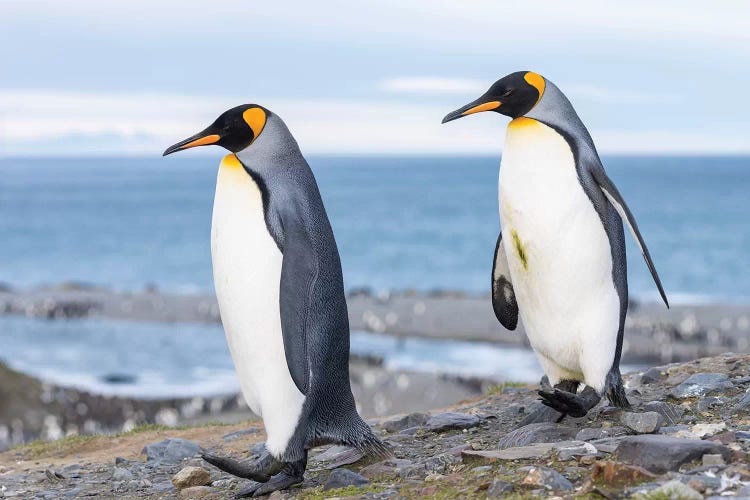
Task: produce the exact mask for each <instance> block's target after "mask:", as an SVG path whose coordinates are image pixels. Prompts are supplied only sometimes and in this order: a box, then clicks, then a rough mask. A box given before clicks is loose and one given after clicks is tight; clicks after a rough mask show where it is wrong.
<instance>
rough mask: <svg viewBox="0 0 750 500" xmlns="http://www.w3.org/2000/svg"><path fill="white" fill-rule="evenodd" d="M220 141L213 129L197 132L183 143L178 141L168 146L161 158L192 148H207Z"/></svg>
mask: <svg viewBox="0 0 750 500" xmlns="http://www.w3.org/2000/svg"><path fill="white" fill-rule="evenodd" d="M220 140H221V136H220V135H219V134H217V133H216V131H215V130H214V129H213V127H208V128H207V129H206V130H204V131H202V132H198V133H197V134H195V135H191V136H190V137H188V138H187V139H185V140H184V141H180V142H178V143H177V144H173V145H172V146H169V147H168V148H167V149H166V151H164V154H163V155H162V156H167V155H169V154H172V153H175V152H177V151H182V150H184V149H190V148H194V147H196V146H209V145H211V144H216V143H217V142H219V141H220Z"/></svg>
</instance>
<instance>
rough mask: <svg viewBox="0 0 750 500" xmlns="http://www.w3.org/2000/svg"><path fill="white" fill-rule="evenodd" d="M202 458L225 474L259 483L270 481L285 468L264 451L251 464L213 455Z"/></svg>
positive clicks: (208, 454)
mask: <svg viewBox="0 0 750 500" xmlns="http://www.w3.org/2000/svg"><path fill="white" fill-rule="evenodd" d="M201 457H202V458H203V460H205V461H206V462H208V463H210V464H211V465H213V466H214V467H216V468H218V469H221V470H223V471H224V472H228V473H230V474H232V475H233V476H237V477H241V478H244V479H252V480H253V481H257V482H259V483H265V482H266V481H269V480H270V479H271V477H272V476H273V475H274V474H276V473H278V472H279V471H280V470H282V469H283V467H284V462H280V461H278V460H276V459H275V458H274V457H273V455H271V454H270V453H269V452H268V451H264V452H263V454H262V455H261V456H260V458H258V460H255V461H250V462H240V461H239V460H235V459H234V458H229V457H221V456H219V455H213V454H211V453H204V454H203V455H201Z"/></svg>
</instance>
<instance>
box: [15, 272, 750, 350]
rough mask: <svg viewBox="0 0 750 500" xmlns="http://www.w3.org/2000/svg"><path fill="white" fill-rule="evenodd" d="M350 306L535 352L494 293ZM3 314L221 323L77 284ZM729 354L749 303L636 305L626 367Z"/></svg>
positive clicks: (406, 327) (407, 326)
mask: <svg viewBox="0 0 750 500" xmlns="http://www.w3.org/2000/svg"><path fill="white" fill-rule="evenodd" d="M347 303H348V307H349V322H350V326H351V329H352V331H365V332H374V333H379V334H384V335H390V336H394V337H398V338H406V337H416V338H424V339H433V340H458V341H470V342H486V343H490V344H496V345H501V346H509V347H520V348H529V345H528V341H527V339H526V336H525V335H524V333H523V325H519V327H518V328H517V329H516V330H515V331H512V332H511V331H508V330H506V329H505V328H503V327H502V326H501V325H500V324H499V323H498V321H497V319H496V318H495V316H494V313H493V311H492V306H491V303H490V299H489V296H486V295H485V296H482V295H469V294H465V293H462V292H449V291H445V292H430V293H421V292H413V291H405V292H392V293H388V294H378V295H374V294H372V293H370V292H369V291H367V290H362V289H359V290H353V291H351V292H350V293H349V294H348V296H347ZM0 316H25V317H34V318H44V319H49V320H55V319H70V318H107V319H113V320H121V321H136V322H157V323H206V324H220V318H219V308H218V304H217V303H216V299H215V297H214V296H213V295H212V294H194V295H185V294H176V293H164V292H160V291H158V290H145V291H140V292H117V291H112V290H108V289H104V288H97V287H92V286H85V285H76V284H67V285H65V284H64V285H58V286H54V287H47V288H36V289H28V290H13V289H10V288H8V287H0ZM727 351H732V352H738V353H747V352H750V305H749V304H698V305H688V304H680V305H674V306H673V307H672V308H671V309H669V310H667V309H666V308H665V307H664V306H663V305H662V304H657V303H639V302H635V301H631V306H630V308H629V311H628V317H627V320H626V324H625V341H624V344H623V362H624V363H630V364H653V363H671V362H678V361H688V360H692V359H695V358H698V357H704V356H713V355H718V354H721V353H724V352H727Z"/></svg>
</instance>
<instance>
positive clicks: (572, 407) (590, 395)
mask: <svg viewBox="0 0 750 500" xmlns="http://www.w3.org/2000/svg"><path fill="white" fill-rule="evenodd" d="M537 393H538V394H539V395H540V396H541V397H542V403H543V404H544V405H545V406H548V407H550V408H552V409H554V410H556V411H558V412H560V413H563V414H565V415H570V416H571V417H584V416H586V414H587V413H588V412H589V410H590V409H591V408H593V407H594V406H596V405H597V404H599V401H601V399H602V398H601V396H600V395H599V394H598V393H597V392H596V391H595V390H594V389H593V388H591V387H586V388H585V389H584V390H583V391H581V393H580V394H576V393H575V392H568V391H566V390H564V389H559V388H558V387H557V386H555V390H554V391H545V390H539V391H537Z"/></svg>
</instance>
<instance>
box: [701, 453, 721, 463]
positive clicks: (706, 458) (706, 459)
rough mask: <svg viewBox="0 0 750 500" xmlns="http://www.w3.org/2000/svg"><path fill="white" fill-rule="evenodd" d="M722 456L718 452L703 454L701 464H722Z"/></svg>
mask: <svg viewBox="0 0 750 500" xmlns="http://www.w3.org/2000/svg"><path fill="white" fill-rule="evenodd" d="M725 463H726V462H725V461H724V457H722V456H721V455H718V454H712V453H706V454H705V455H703V465H724V464H725Z"/></svg>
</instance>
